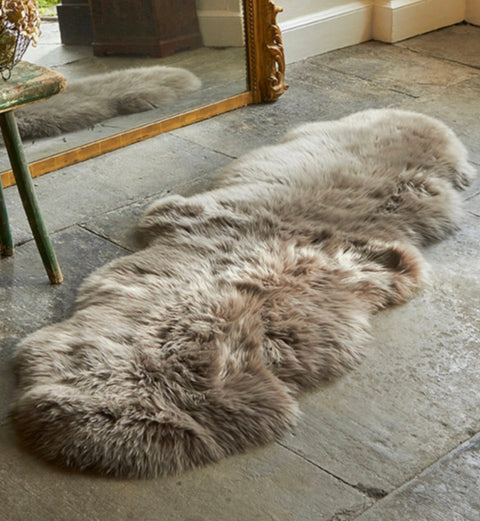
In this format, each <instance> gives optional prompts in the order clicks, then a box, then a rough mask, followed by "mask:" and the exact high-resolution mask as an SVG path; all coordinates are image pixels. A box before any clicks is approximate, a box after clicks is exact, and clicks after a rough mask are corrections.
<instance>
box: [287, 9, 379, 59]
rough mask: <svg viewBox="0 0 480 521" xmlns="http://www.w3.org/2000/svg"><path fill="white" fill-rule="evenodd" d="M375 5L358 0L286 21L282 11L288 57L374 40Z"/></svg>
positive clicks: (299, 57)
mask: <svg viewBox="0 0 480 521" xmlns="http://www.w3.org/2000/svg"><path fill="white" fill-rule="evenodd" d="M280 5H281V4H280ZM372 9H373V6H372V3H371V2H365V1H356V2H348V3H346V4H344V5H341V6H339V7H332V8H330V9H326V10H323V11H318V12H316V13H312V14H308V15H306V16H300V17H298V18H292V19H289V20H287V21H285V22H282V20H281V15H280V16H279V17H278V21H279V26H280V29H281V31H282V36H283V42H284V47H285V61H286V62H287V63H291V62H295V61H298V60H302V59H304V58H308V57H309V56H314V55H316V54H321V53H324V52H327V51H331V50H333V49H340V48H341V47H347V46H349V45H355V44H357V43H360V42H364V41H366V40H370V39H371V37H372V32H371V19H372ZM286 14H287V13H286Z"/></svg>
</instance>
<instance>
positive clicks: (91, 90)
mask: <svg viewBox="0 0 480 521" xmlns="http://www.w3.org/2000/svg"><path fill="white" fill-rule="evenodd" d="M200 86H201V82H200V80H199V79H198V78H197V76H195V75H194V74H193V73H192V72H189V71H187V70H186V69H181V68H177V67H163V66H160V65H157V66H153V67H139V68H134V69H124V70H120V71H114V72H108V73H105V74H96V75H94V76H89V77H86V78H82V79H78V80H73V81H69V82H67V87H66V89H65V90H64V91H63V92H61V93H59V94H57V95H55V96H52V97H51V98H49V99H48V100H44V101H42V102H41V103H35V104H33V105H28V106H26V107H24V108H20V109H17V110H16V111H15V116H16V118H17V123H18V128H19V131H20V135H21V136H22V138H24V139H32V138H41V137H47V136H57V135H60V134H64V133H66V132H72V131H74V130H80V129H82V128H88V127H91V126H92V125H95V124H97V123H100V122H102V121H105V120H107V119H110V118H113V117H115V116H120V115H122V114H134V113H137V112H144V111H146V110H151V109H154V108H157V107H159V106H161V105H163V104H165V103H169V102H171V101H174V100H175V99H177V98H179V97H181V96H184V95H185V94H187V93H189V92H193V91H195V90H197V89H199V88H200Z"/></svg>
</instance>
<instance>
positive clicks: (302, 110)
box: [173, 62, 408, 157]
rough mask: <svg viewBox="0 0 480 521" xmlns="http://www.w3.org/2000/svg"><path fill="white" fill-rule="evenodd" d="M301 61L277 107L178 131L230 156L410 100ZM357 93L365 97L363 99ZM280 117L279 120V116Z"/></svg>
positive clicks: (258, 107)
mask: <svg viewBox="0 0 480 521" xmlns="http://www.w3.org/2000/svg"><path fill="white" fill-rule="evenodd" d="M303 64H304V62H299V63H296V64H292V65H290V66H289V71H288V76H287V82H289V83H290V88H289V90H288V91H287V92H286V93H285V94H284V95H283V96H282V97H281V98H280V99H279V100H278V101H277V102H275V103H274V104H264V105H253V106H249V107H246V108H244V109H240V110H236V111H234V112H231V113H228V114H223V115H222V116H219V117H217V118H214V119H212V120H208V121H203V122H200V123H197V124H195V125H191V126H189V127H185V128H181V129H179V130H175V131H174V132H173V133H174V134H175V135H177V136H181V137H183V138H185V139H188V140H190V141H193V142H194V143H197V144H199V145H202V146H204V147H207V148H209V149H212V150H215V151H221V152H222V153H225V154H227V155H229V156H231V157H238V156H239V155H241V154H244V153H246V152H248V151H249V150H251V149H252V148H257V147H259V146H262V145H269V144H272V143H277V142H278V140H279V139H280V138H281V137H282V136H283V135H284V134H285V132H286V131H287V130H291V129H292V128H293V127H294V126H295V125H299V124H301V123H305V122H308V121H317V120H327V119H338V118H339V117H342V116H346V115H348V114H350V113H351V112H355V111H358V110H364V109H367V108H374V107H386V106H392V105H396V104H399V103H401V102H403V101H405V100H406V99H408V96H406V95H404V94H400V93H398V92H393V91H391V90H388V89H382V88H380V87H378V86H376V85H372V84H371V83H369V82H367V81H365V80H362V79H359V78H355V77H351V76H348V77H347V76H345V74H343V73H340V72H336V71H332V70H331V69H328V68H327V67H320V66H318V67H315V68H314V69H313V70H312V69H311V68H310V67H309V66H308V64H306V65H303ZM358 92H361V93H362V95H361V96H358ZM279 116H280V117H279Z"/></svg>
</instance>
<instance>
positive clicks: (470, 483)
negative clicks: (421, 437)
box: [356, 435, 480, 521]
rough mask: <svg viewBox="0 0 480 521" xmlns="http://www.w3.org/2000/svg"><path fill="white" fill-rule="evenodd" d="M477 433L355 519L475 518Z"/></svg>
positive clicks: (479, 474)
mask: <svg viewBox="0 0 480 521" xmlns="http://www.w3.org/2000/svg"><path fill="white" fill-rule="evenodd" d="M479 491H480V435H477V436H475V437H474V438H472V439H471V440H468V441H467V442H466V443H464V444H463V445H461V446H460V447H459V448H458V449H456V450H454V451H453V452H452V453H450V454H448V455H447V456H445V457H444V458H442V459H441V460H440V461H438V462H436V463H435V464H434V465H432V466H431V467H429V468H428V469H426V470H425V471H424V472H422V473H421V474H420V475H419V476H418V477H416V478H415V479H413V480H412V481H411V482H409V483H407V484H406V485H405V486H403V487H401V488H400V489H399V490H397V491H395V492H394V493H393V494H391V496H388V497H387V498H385V499H383V500H382V501H380V502H379V503H377V504H376V505H375V506H373V507H372V508H371V509H370V510H368V511H367V512H365V513H364V514H363V515H361V516H360V517H357V518H356V519H357V521H399V520H402V521H403V520H405V521H407V520H408V521H410V520H412V521H413V520H414V521H478V519H479V518H480V494H479Z"/></svg>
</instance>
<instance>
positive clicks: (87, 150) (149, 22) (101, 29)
mask: <svg viewBox="0 0 480 521" xmlns="http://www.w3.org/2000/svg"><path fill="white" fill-rule="evenodd" d="M58 11H59V21H58V22H57V21H48V20H46V21H43V22H42V27H41V28H42V36H41V37H40V40H39V44H38V46H37V47H36V48H33V47H31V48H29V49H28V51H27V53H26V55H25V56H24V60H26V61H31V62H34V63H36V64H39V65H44V66H46V67H49V68H51V69H54V70H56V71H58V72H60V73H61V74H63V75H64V76H65V78H66V79H67V90H68V88H69V85H70V87H71V89H73V86H74V85H78V84H79V83H80V84H85V82H88V81H90V79H91V78H93V77H94V75H95V76H96V75H99V74H100V75H105V74H107V76H101V77H99V76H96V77H97V79H98V78H101V79H100V82H99V85H103V87H102V86H99V85H98V84H97V86H96V87H95V88H93V89H90V90H91V99H95V96H96V92H98V91H99V90H101V89H102V88H104V89H105V91H106V92H108V93H111V92H114V85H116V83H115V82H117V81H119V80H118V79H117V78H116V77H112V76H109V74H110V73H111V72H114V71H123V72H122V73H121V75H122V77H123V80H122V81H127V82H128V84H129V88H131V87H132V86H134V90H137V87H138V90H141V89H142V88H143V87H144V86H145V84H146V83H148V82H149V81H153V82H156V81H157V80H156V79H154V78H152V79H150V77H147V79H145V75H144V74H143V73H142V74H140V72H139V71H138V70H136V69H138V68H139V67H141V68H143V69H144V70H145V69H148V71H149V73H151V72H152V71H154V70H157V71H158V72H159V73H161V74H164V71H165V69H163V67H168V68H173V70H174V71H189V74H191V75H193V77H194V78H195V77H196V78H198V80H196V81H195V82H194V85H193V86H192V87H191V88H190V89H189V90H188V92H180V91H181V89H179V88H178V86H177V87H176V88H174V89H173V90H174V92H173V94H172V93H171V92H170V93H169V94H168V95H167V96H165V100H163V99H161V100H160V101H159V102H157V101H155V103H152V104H149V105H148V107H147V108H145V107H144V106H142V107H137V108H136V109H135V110H134V111H133V112H132V113H125V111H124V110H123V109H122V110H120V111H119V112H120V113H118V114H115V115H114V116H113V117H107V118H106V119H102V120H101V121H99V122H97V123H95V124H90V125H88V126H86V127H85V128H81V129H77V130H74V131H69V132H62V133H61V134H60V135H57V136H52V137H41V138H25V139H24V147H25V153H26V155H27V159H28V161H29V162H30V168H31V171H32V175H33V176H37V175H41V174H43V173H46V172H49V171H52V170H56V169H58V168H61V167H63V166H67V165H69V164H73V163H76V162H79V161H83V160H85V159H88V158H89V157H94V156H96V155H100V154H102V153H105V152H108V151H111V150H114V149H116V148H120V147H122V146H125V145H128V144H131V143H134V142H137V141H140V140H142V139H147V138H149V137H152V136H154V135H157V134H159V133H161V132H165V131H168V130H172V129H175V128H179V127H181V126H184V125H186V124H190V123H193V122H196V121H200V120H202V119H206V118H208V117H211V116H213V115H216V114H220V113H222V112H226V111H228V110H232V109H234V108H238V107H240V106H243V105H246V104H249V103H258V102H263V101H273V100H275V99H277V98H278V97H279V96H280V95H281V94H282V93H283V92H284V90H285V89H286V86H285V84H284V81H283V78H284V59H283V47H282V41H281V35H280V31H279V29H278V26H277V25H276V16H277V13H278V12H279V11H281V9H280V8H279V7H277V6H276V5H275V4H274V3H273V2H272V1H271V0H128V1H127V0H121V1H120V0H70V1H67V0H64V1H63V2H62V5H61V7H60V8H59V10H58ZM88 31H91V32H90V35H89V34H88ZM90 41H92V43H89V42H90ZM159 66H160V67H159ZM169 70H171V69H169ZM152 74H153V73H152ZM162 81H163V80H162ZM155 85H156V83H155ZM61 95H62V94H60V95H57V96H54V97H53V98H51V100H50V101H51V102H52V103H55V102H56V100H55V98H60V96H61ZM82 96H85V94H82ZM112 96H113V94H112ZM80 97H81V96H79V97H78V98H76V99H80ZM42 103H46V102H39V104H38V106H39V107H40V105H41V104H42ZM76 105H77V104H76ZM78 105H80V103H78ZM32 107H33V106H32ZM53 107H54V110H56V109H55V105H54V106H53ZM28 109H29V107H26V108H25V109H23V110H24V111H27V110H28ZM33 109H35V107H33ZM33 109H32V110H33ZM88 110H92V109H91V107H90V109H88ZM57 112H58V111H57ZM20 115H21V114H19V115H18V117H17V119H20ZM86 119H88V118H86ZM9 168H10V167H9V163H8V159H7V158H6V154H2V155H1V159H0V172H4V173H3V175H2V182H3V184H4V186H8V185H9V184H12V182H13V176H12V175H11V173H10V172H8V170H9Z"/></svg>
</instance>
